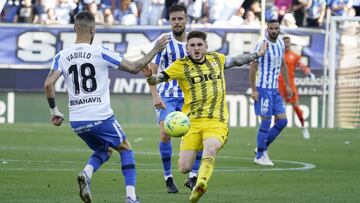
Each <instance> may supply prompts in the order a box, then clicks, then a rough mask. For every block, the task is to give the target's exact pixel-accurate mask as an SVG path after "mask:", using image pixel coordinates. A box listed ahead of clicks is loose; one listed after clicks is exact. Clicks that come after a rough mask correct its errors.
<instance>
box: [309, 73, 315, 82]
mask: <svg viewBox="0 0 360 203" xmlns="http://www.w3.org/2000/svg"><path fill="white" fill-rule="evenodd" d="M308 76H309V78H310V80H311V81H314V80H315V75H314V73H309V75H308Z"/></svg>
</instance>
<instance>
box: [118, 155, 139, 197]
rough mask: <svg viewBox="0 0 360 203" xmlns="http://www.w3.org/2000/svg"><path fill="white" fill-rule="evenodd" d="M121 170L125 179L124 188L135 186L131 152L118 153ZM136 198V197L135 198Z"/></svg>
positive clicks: (133, 163)
mask: <svg viewBox="0 0 360 203" xmlns="http://www.w3.org/2000/svg"><path fill="white" fill-rule="evenodd" d="M120 159H121V170H122V174H123V176H124V178H125V186H134V188H135V186H136V169H135V159H134V153H133V151H132V150H125V151H122V152H120ZM135 198H136V196H135Z"/></svg>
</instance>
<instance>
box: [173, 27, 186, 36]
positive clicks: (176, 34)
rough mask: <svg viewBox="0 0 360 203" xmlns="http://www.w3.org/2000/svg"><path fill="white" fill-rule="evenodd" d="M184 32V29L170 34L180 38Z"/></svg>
mask: <svg viewBox="0 0 360 203" xmlns="http://www.w3.org/2000/svg"><path fill="white" fill-rule="evenodd" d="M184 31H185V28H183V29H182V30H180V31H176V30H173V31H172V32H173V34H174V35H175V36H181V35H182V34H183V33H184Z"/></svg>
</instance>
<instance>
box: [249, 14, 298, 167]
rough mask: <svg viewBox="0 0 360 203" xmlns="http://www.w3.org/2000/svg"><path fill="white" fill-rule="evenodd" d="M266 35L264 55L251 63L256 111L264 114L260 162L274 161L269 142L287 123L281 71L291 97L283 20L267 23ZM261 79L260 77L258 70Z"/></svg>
mask: <svg viewBox="0 0 360 203" xmlns="http://www.w3.org/2000/svg"><path fill="white" fill-rule="evenodd" d="M266 30H267V34H266V37H265V38H264V39H263V40H261V41H260V42H258V43H257V45H256V48H255V50H256V51H258V50H259V49H260V47H261V44H262V43H263V42H264V41H265V42H267V43H268V44H269V46H268V48H267V51H266V53H265V55H264V56H262V57H260V58H258V59H257V60H256V61H254V62H252V63H251V64H250V72H249V76H250V85H251V89H252V93H251V97H252V98H253V99H254V101H255V103H254V107H255V114H256V115H257V116H260V117H261V124H260V127H259V130H258V133H257V150H256V157H255V159H254V162H255V163H256V164H260V165H270V166H272V165H274V163H273V162H272V161H271V160H270V158H269V155H268V153H267V149H268V147H269V145H270V144H271V143H272V142H273V141H274V140H275V139H276V137H277V136H279V134H280V132H281V130H282V129H284V128H285V127H286V125H287V118H286V111H285V105H284V102H283V100H282V97H281V95H280V93H279V90H278V78H279V73H280V71H282V73H283V76H284V79H285V81H286V91H287V95H289V97H290V96H291V89H290V86H289V83H288V78H287V75H288V74H287V68H286V64H285V62H284V52H285V45H284V42H283V41H282V40H281V39H279V38H278V36H279V34H280V24H279V22H278V21H277V20H270V21H269V22H268V23H267V29H266ZM257 70H258V72H257V75H258V80H256V71H257ZM273 115H274V116H275V125H274V126H273V127H272V128H271V129H270V125H271V118H272V116H273Z"/></svg>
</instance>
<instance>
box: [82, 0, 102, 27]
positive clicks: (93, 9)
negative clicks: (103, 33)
mask: <svg viewBox="0 0 360 203" xmlns="http://www.w3.org/2000/svg"><path fill="white" fill-rule="evenodd" d="M86 10H87V11H89V12H90V13H91V14H93V15H94V17H95V23H96V24H99V25H103V24H104V23H105V21H104V15H103V13H102V12H101V11H99V10H98V5H97V4H96V2H95V1H94V0H92V1H90V3H89V4H86Z"/></svg>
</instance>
